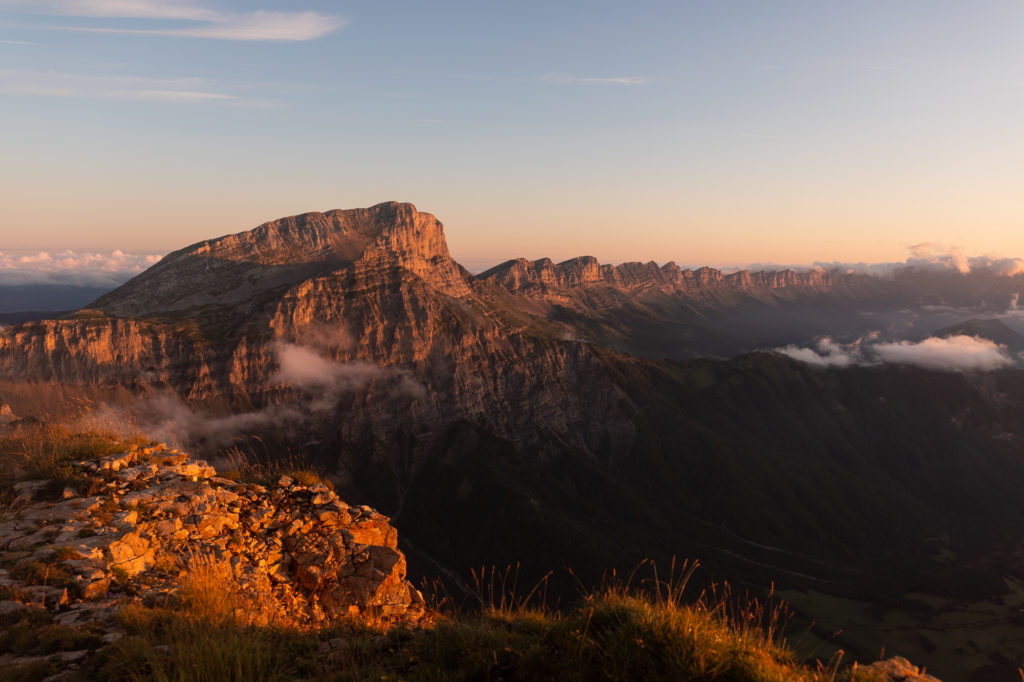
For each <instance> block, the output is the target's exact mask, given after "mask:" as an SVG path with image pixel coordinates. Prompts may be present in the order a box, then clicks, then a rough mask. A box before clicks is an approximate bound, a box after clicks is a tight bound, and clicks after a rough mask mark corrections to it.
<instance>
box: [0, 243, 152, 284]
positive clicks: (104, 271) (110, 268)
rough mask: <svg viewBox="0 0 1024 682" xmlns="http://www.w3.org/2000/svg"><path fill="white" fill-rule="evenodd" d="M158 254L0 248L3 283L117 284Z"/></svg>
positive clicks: (147, 263) (150, 261)
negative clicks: (27, 250)
mask: <svg viewBox="0 0 1024 682" xmlns="http://www.w3.org/2000/svg"><path fill="white" fill-rule="evenodd" d="M160 258H161V256H159V255H157V254H145V253H125V252H124V251H120V250H118V251H112V252H109V253H101V252H89V251H71V250H66V251H60V252H55V253H50V252H48V251H39V252H34V253H19V252H10V251H0V285H26V284H63V285H73V286H93V287H111V288H113V287H116V286H118V285H120V284H123V283H124V282H126V281H128V280H129V279H131V278H132V277H134V276H135V275H137V274H139V273H140V272H142V271H143V270H145V269H146V268H148V267H149V266H151V265H153V264H154V263H156V262H157V261H158V260H160Z"/></svg>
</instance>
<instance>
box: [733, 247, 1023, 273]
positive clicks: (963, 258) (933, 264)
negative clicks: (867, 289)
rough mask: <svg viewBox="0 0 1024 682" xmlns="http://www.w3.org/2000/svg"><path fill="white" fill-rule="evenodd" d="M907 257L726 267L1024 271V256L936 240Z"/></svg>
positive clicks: (846, 270)
mask: <svg viewBox="0 0 1024 682" xmlns="http://www.w3.org/2000/svg"><path fill="white" fill-rule="evenodd" d="M909 251H910V255H909V256H908V257H907V259H906V260H904V261H902V262H899V261H893V262H888V263H864V262H856V263H853V262H846V261H831V262H828V261H816V262H815V263H814V264H813V265H779V264H777V263H753V264H750V265H746V266H744V267H742V268H724V269H725V270H727V271H735V270H749V271H751V272H756V271H759V270H766V271H771V270H797V271H801V272H805V271H807V270H815V269H817V270H825V271H828V272H841V273H845V274H848V275H852V274H861V275H871V276H873V277H884V278H891V277H895V276H896V275H898V274H901V273H906V272H909V271H918V272H921V271H924V272H933V273H960V274H961V275H988V276H991V277H1013V276H1015V275H1021V274H1024V258H1010V257H1006V256H1000V255H995V254H988V255H984V256H968V255H967V254H966V253H965V252H964V250H963V249H961V248H958V247H947V246H943V245H941V244H934V243H932V242H922V243H920V244H914V245H913V246H911V247H909Z"/></svg>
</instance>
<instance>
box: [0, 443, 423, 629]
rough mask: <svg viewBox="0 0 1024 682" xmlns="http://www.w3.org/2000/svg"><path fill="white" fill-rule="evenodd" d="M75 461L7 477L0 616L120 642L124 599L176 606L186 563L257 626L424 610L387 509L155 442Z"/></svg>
mask: <svg viewBox="0 0 1024 682" xmlns="http://www.w3.org/2000/svg"><path fill="white" fill-rule="evenodd" d="M74 470H75V474H74V475H73V476H71V477H68V478H67V479H66V480H62V481H57V480H49V481H46V480H42V481H23V482H21V483H19V484H17V485H16V491H17V494H18V499H17V500H16V503H15V505H14V506H13V507H12V508H11V509H10V510H9V511H6V512H4V513H3V514H0V596H2V597H3V600H0V613H10V612H12V611H16V610H26V609H46V610H48V611H50V612H51V613H52V614H54V618H53V620H54V622H55V623H57V624H59V625H81V624H96V623H99V624H101V625H106V626H109V627H110V628H111V630H110V634H111V638H116V637H117V636H118V630H117V627H116V618H115V616H116V614H117V612H118V610H119V609H120V608H121V607H123V606H124V605H126V604H128V603H133V602H134V603H142V604H145V605H153V604H169V603H174V602H175V600H176V599H177V596H178V592H179V589H180V585H181V583H182V581H184V580H186V579H187V578H188V577H189V574H190V571H196V570H203V569H206V570H209V569H210V568H211V567H213V568H216V570H217V571H219V572H220V573H221V575H220V578H221V579H222V580H224V581H226V582H228V583H230V584H232V585H235V586H236V587H237V588H238V590H239V591H240V593H241V594H242V595H244V598H245V599H247V600H249V601H250V602H252V604H256V605H258V607H259V608H257V609H248V610H247V613H249V614H251V616H252V617H253V618H258V619H259V621H260V623H262V624H268V623H287V624H289V625H290V626H294V627H300V628H318V627H321V626H325V625H329V624H332V623H335V622H337V621H338V620H339V619H344V618H346V617H349V616H360V617H370V618H373V619H375V620H377V621H378V622H384V623H414V622H417V621H419V620H420V619H421V618H422V617H423V614H424V609H423V600H422V597H421V595H420V594H419V592H417V590H416V589H415V588H413V587H412V585H411V584H410V583H409V582H408V581H407V580H406V572H405V571H406V567H405V557H404V556H403V555H402V553H401V552H399V551H398V549H397V540H398V538H397V532H396V531H395V529H394V528H393V527H391V525H390V524H389V520H388V518H387V517H385V516H383V515H381V514H379V513H377V512H376V511H374V510H373V509H371V508H369V507H366V506H350V505H348V504H346V503H345V502H343V501H342V500H340V499H338V497H337V496H336V495H335V494H334V493H333V492H332V491H331V489H330V488H329V487H328V486H326V485H324V484H322V483H313V484H310V485H305V484H302V483H300V482H298V481H296V480H294V479H293V478H290V477H288V476H281V477H280V478H279V480H277V481H276V482H275V483H273V484H272V485H267V486H264V485H259V484H255V483H239V482H236V481H233V480H230V479H227V478H223V477H220V476H218V475H217V473H216V471H215V470H214V469H213V468H212V467H210V466H209V465H207V464H206V463H205V462H203V461H193V460H191V459H190V458H189V456H188V455H186V454H184V453H181V452H179V451H177V450H173V449H167V448H166V447H165V446H163V445H157V446H152V447H145V448H140V449H135V450H132V451H129V452H123V453H119V454H114V455H109V456H106V457H104V458H101V459H96V460H88V461H82V462H78V463H76V464H74Z"/></svg>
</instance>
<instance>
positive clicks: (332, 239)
mask: <svg viewBox="0 0 1024 682" xmlns="http://www.w3.org/2000/svg"><path fill="white" fill-rule="evenodd" d="M388 267H402V268H404V269H406V270H408V271H409V272H411V273H414V274H416V275H418V276H421V277H428V278H429V279H430V280H431V282H432V284H433V285H434V286H435V287H436V288H437V289H438V290H439V291H442V292H443V293H445V294H448V295H450V296H461V295H465V294H466V293H467V292H468V287H467V285H466V282H465V281H464V278H463V275H462V273H461V271H460V268H459V267H458V265H456V264H455V262H454V261H453V260H452V259H451V256H450V255H449V254H448V247H447V244H446V243H445V239H444V231H443V228H442V225H441V223H440V222H439V221H438V220H437V219H436V218H435V217H434V216H432V215H430V214H429V213H420V212H418V211H417V210H416V208H415V207H414V206H412V205H411V204H399V203H395V202H389V203H385V204H379V205H377V206H373V207H371V208H365V209H354V210H347V211H341V210H336V211H329V212H327V213H304V214H302V215H298V216H293V217H290V218H283V219H281V220H275V221H273V222H269V223H265V224H263V225H260V226H259V227H257V228H255V229H253V230H249V231H248V232H240V233H238V234H232V235H227V236H224V237H220V238H218V239H211V240H208V241H205V242H200V243H198V244H193V245H192V246H189V247H186V248H184V249H181V250H180V251H175V252H174V253H172V254H170V255H168V256H166V257H165V258H164V259H163V260H161V261H160V262H159V263H157V264H156V265H154V266H153V267H152V268H150V269H149V270H147V271H146V272H144V273H143V274H141V275H140V276H138V277H136V278H135V279H133V280H131V281H130V282H128V283H127V284H125V285H124V286H122V287H120V288H118V289H116V290H115V291H113V292H111V293H110V294H107V295H105V296H103V297H102V298H100V299H99V300H97V301H96V302H95V303H94V304H93V307H95V308H96V309H97V310H100V311H102V312H104V313H106V314H108V315H113V316H118V317H125V316H136V317H137V316H143V315H151V314H157V315H166V314H168V313H173V312H181V311H188V310H191V309H197V308H202V307H204V306H210V305H215V306H239V305H252V304H253V302H254V299H258V298H259V297H260V296H261V295H262V294H264V293H266V292H270V291H272V290H274V289H279V288H282V287H288V286H291V285H294V284H297V283H299V282H301V281H303V280H305V279H307V278H309V277H312V276H316V275H319V274H325V273H329V272H333V271H336V270H345V269H353V270H356V271H360V272H371V271H374V270H376V269H380V268H388Z"/></svg>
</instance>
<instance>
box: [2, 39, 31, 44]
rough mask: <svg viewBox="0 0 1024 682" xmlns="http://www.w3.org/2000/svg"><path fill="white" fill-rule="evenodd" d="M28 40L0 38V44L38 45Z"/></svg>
mask: <svg viewBox="0 0 1024 682" xmlns="http://www.w3.org/2000/svg"><path fill="white" fill-rule="evenodd" d="M38 44H39V43H33V42H31V41H28V40H0V45H38Z"/></svg>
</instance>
